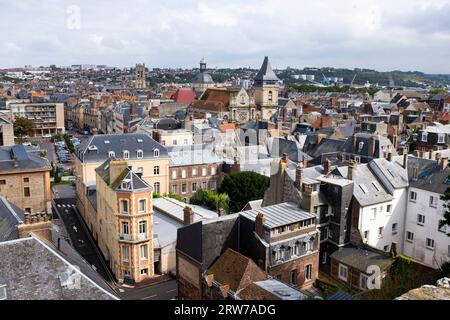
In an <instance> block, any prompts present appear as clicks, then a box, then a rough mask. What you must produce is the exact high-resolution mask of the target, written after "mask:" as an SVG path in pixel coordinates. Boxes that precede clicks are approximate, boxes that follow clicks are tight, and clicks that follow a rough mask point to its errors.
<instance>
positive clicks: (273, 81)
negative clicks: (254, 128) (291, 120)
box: [253, 56, 280, 120]
mask: <svg viewBox="0 0 450 320" xmlns="http://www.w3.org/2000/svg"><path fill="white" fill-rule="evenodd" d="M254 80H255V84H254V85H253V88H254V93H255V104H256V105H257V106H258V108H260V109H261V113H262V118H263V119H264V120H268V119H269V118H270V117H271V116H272V115H273V114H274V113H275V112H276V111H277V108H278V91H279V84H278V82H279V81H280V79H278V77H277V75H276V74H275V72H273V70H272V66H271V65H270V61H269V57H267V56H266V57H265V58H264V61H263V64H262V66H261V69H260V70H259V72H258V74H257V75H256V77H255V79H254Z"/></svg>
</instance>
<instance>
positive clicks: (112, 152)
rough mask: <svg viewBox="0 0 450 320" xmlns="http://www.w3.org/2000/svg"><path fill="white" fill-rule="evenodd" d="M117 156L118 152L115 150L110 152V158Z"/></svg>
mask: <svg viewBox="0 0 450 320" xmlns="http://www.w3.org/2000/svg"><path fill="white" fill-rule="evenodd" d="M115 156H116V153H115V152H114V151H109V152H108V158H114V157H115Z"/></svg>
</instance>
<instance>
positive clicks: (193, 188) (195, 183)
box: [191, 182, 198, 192]
mask: <svg viewBox="0 0 450 320" xmlns="http://www.w3.org/2000/svg"><path fill="white" fill-rule="evenodd" d="M197 188H198V187H197V182H192V186H191V189H192V192H197Z"/></svg>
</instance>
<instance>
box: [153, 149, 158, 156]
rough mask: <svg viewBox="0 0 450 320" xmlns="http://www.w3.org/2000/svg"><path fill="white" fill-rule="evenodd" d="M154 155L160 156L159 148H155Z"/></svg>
mask: <svg viewBox="0 0 450 320" xmlns="http://www.w3.org/2000/svg"><path fill="white" fill-rule="evenodd" d="M153 156H154V157H159V149H155V150H153Z"/></svg>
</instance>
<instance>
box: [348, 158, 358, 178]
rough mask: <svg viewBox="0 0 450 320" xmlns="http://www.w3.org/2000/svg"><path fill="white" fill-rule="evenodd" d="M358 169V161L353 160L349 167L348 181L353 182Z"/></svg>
mask: <svg viewBox="0 0 450 320" xmlns="http://www.w3.org/2000/svg"><path fill="white" fill-rule="evenodd" d="M357 168H358V164H357V163H356V161H354V160H351V161H350V163H349V165H348V175H347V179H348V180H351V181H353V178H354V175H355V171H356V169H357Z"/></svg>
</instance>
